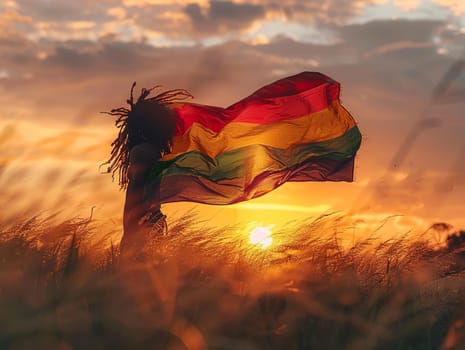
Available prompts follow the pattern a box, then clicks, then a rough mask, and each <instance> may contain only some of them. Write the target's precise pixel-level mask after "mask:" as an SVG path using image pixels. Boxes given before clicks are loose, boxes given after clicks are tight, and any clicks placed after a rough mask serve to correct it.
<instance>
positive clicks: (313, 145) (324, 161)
mask: <svg viewBox="0 0 465 350" xmlns="http://www.w3.org/2000/svg"><path fill="white" fill-rule="evenodd" d="M339 95H340V84H339V83H337V82H336V81H334V80H332V79H331V78H329V77H327V76H325V75H323V74H321V73H316V72H303V73H300V74H297V75H294V76H291V77H288V78H284V79H281V80H278V81H276V82H274V83H272V84H269V85H267V86H265V87H263V88H261V89H259V90H257V91H256V92H254V93H253V94H251V95H250V96H248V97H246V98H244V99H243V100H241V101H239V102H237V103H235V104H233V105H231V106H229V107H227V108H221V107H214V106H206V105H200V104H195V103H177V104H172V105H171V106H170V107H171V108H172V110H173V112H174V113H175V116H176V119H177V128H176V134H175V135H174V137H173V140H172V144H173V147H172V151H171V152H170V153H169V154H166V155H165V156H164V157H163V158H162V159H161V160H160V161H158V162H157V163H156V164H154V166H153V168H152V171H151V173H150V176H149V178H148V181H149V183H152V184H156V186H147V187H148V188H152V189H155V190H156V191H155V192H154V191H148V193H147V196H149V197H152V198H154V197H156V198H157V201H160V202H161V203H168V202H177V201H193V202H198V203H206V204H232V203H236V202H240V201H245V200H248V199H252V198H255V197H259V196H261V195H264V194H266V193H268V192H270V191H272V190H273V189H275V188H277V187H279V186H280V185H282V184H283V183H285V182H287V181H353V170H354V158H355V154H356V152H357V150H358V148H359V146H360V142H361V134H360V131H359V129H358V127H357V125H356V122H355V120H354V118H353V117H352V116H351V115H350V113H349V112H348V111H347V110H346V109H345V108H344V107H343V106H342V104H341V102H340V100H339ZM149 185H150V184H149Z"/></svg>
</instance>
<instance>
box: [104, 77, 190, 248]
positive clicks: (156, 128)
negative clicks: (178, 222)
mask: <svg viewBox="0 0 465 350" xmlns="http://www.w3.org/2000/svg"><path fill="white" fill-rule="evenodd" d="M135 86H136V83H135V82H134V83H133V84H132V87H131V94H130V98H129V99H128V100H127V103H128V104H129V106H130V109H128V108H124V107H119V108H115V109H112V110H111V111H110V112H104V113H106V114H109V115H111V116H116V117H118V118H117V120H116V121H115V125H116V126H117V127H118V128H119V133H118V136H117V138H116V139H115V140H114V141H113V142H112V144H111V146H112V151H111V156H110V159H109V160H108V161H107V162H106V163H104V164H108V169H107V172H111V173H112V174H113V176H114V175H115V173H118V175H119V185H120V187H121V189H125V190H126V198H125V203H124V212H123V236H122V239H121V243H120V250H121V253H122V254H131V253H137V254H139V255H143V254H142V252H143V251H144V250H145V249H147V248H148V246H149V245H150V244H151V242H152V241H153V238H154V236H159V235H165V234H167V224H166V216H165V215H163V213H162V212H161V206H160V200H159V199H158V183H157V181H148V177H149V174H150V171H151V170H152V168H153V166H154V165H155V164H156V162H157V161H158V160H160V159H161V157H162V156H163V155H165V154H167V153H169V152H170V150H171V146H172V143H171V139H172V136H173V135H174V133H175V131H176V114H175V113H174V112H173V110H172V109H171V108H170V104H171V103H174V102H176V101H179V100H183V99H186V98H190V97H192V96H191V94H190V93H189V92H187V91H186V90H183V89H175V90H168V91H165V92H162V93H160V94H158V95H156V96H153V97H149V95H150V93H151V92H152V91H153V90H154V89H156V88H159V86H155V87H153V88H151V89H145V88H142V90H141V93H140V96H139V97H138V98H137V100H134V95H133V93H134V88H135Z"/></svg>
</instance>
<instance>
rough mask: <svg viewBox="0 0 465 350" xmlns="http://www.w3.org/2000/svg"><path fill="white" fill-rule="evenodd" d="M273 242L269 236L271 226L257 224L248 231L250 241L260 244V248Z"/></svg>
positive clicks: (266, 246) (264, 247)
mask: <svg viewBox="0 0 465 350" xmlns="http://www.w3.org/2000/svg"><path fill="white" fill-rule="evenodd" d="M272 242H273V237H271V226H266V227H263V226H259V227H256V228H254V229H253V230H252V232H251V233H250V243H251V244H254V245H258V246H260V247H261V248H262V249H266V248H268V247H269V246H270V245H271V243H272Z"/></svg>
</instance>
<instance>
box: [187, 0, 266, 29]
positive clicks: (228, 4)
mask: <svg viewBox="0 0 465 350" xmlns="http://www.w3.org/2000/svg"><path fill="white" fill-rule="evenodd" d="M184 12H185V13H186V15H187V16H188V17H189V19H190V21H191V23H192V26H193V28H194V29H195V30H196V31H198V32H201V33H202V32H206V33H215V35H221V34H224V33H227V32H229V31H235V30H240V29H244V28H247V27H249V26H250V25H251V24H252V23H253V22H254V21H255V20H257V19H260V18H263V16H264V15H265V8H264V7H263V6H261V5H255V4H247V3H235V2H233V1H211V2H210V3H209V6H208V7H207V8H202V7H201V6H200V5H198V4H197V3H191V4H188V5H187V6H186V7H185V8H184Z"/></svg>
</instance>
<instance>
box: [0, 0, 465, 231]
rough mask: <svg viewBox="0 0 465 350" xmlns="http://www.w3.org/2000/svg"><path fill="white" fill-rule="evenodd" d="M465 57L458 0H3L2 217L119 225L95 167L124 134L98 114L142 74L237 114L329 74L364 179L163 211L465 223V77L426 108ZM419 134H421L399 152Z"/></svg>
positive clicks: (217, 219)
mask: <svg viewBox="0 0 465 350" xmlns="http://www.w3.org/2000/svg"><path fill="white" fill-rule="evenodd" d="M462 59H465V1H462V0H423V1H422V0H321V1H311V0H280V1H276V0H252V1H240V0H229V1H214V0H198V1H195V0H100V1H93V0H81V1H75V0H34V1H31V0H18V1H14V0H4V1H2V2H1V4H0V92H1V93H0V104H1V108H0V183H1V186H2V196H1V199H0V205H2V212H0V220H1V219H4V220H11V219H12V218H14V215H17V214H20V213H26V214H27V215H34V214H36V213H38V212H45V213H52V212H55V211H58V210H60V211H62V215H64V216H68V217H71V216H73V215H83V216H87V215H89V214H90V211H91V208H92V207H95V208H94V215H95V217H97V218H112V219H114V220H115V222H119V220H120V219H121V214H122V205H123V200H124V196H123V192H121V191H119V188H118V185H117V182H116V181H115V182H112V180H111V176H110V175H101V174H99V165H100V164H101V163H102V162H104V161H105V160H106V159H107V158H108V155H109V151H110V143H111V141H112V140H113V138H114V137H115V136H116V129H115V128H114V125H113V123H114V120H113V119H111V117H109V116H107V115H104V114H100V113H99V112H100V111H108V110H109V109H111V108H113V107H119V106H123V105H124V104H125V100H126V98H127V97H128V93H129V89H130V86H131V83H132V82H133V81H137V83H138V86H139V87H142V86H145V87H150V86H153V85H155V84H162V85H163V86H164V87H165V88H167V89H170V88H185V89H188V90H189V91H190V92H191V93H192V94H193V95H194V96H195V102H198V103H205V104H212V105H218V106H225V107H226V106H228V105H229V104H231V103H233V102H235V101H237V100H239V99H240V98H242V97H245V96H247V95H248V94H250V93H252V92H253V91H254V90H256V89H257V88H259V87H260V86H262V85H264V84H267V83H271V82H272V81H274V80H277V79H280V78H283V77H285V76H287V75H292V74H296V73H298V72H301V71H320V72H322V73H324V74H326V75H329V76H330V77H332V78H333V79H334V80H337V81H339V82H341V84H342V96H341V100H342V102H343V104H344V105H345V107H346V108H347V109H348V110H349V111H350V112H351V114H352V115H353V116H354V117H355V119H356V120H357V122H358V124H359V127H360V130H361V131H362V134H363V137H364V138H363V142H362V147H361V149H360V151H359V154H358V156H357V158H356V169H355V181H354V182H353V183H316V182H313V183H288V184H285V185H284V186H282V187H281V188H279V189H278V190H276V191H274V192H273V193H270V194H269V195H266V196H264V197H261V198H259V199H256V200H253V201H250V202H246V203H241V204H238V205H234V206H223V207H218V206H212V207H210V206H205V205H195V204H193V203H179V204H169V205H165V206H164V211H165V212H166V213H167V214H168V215H173V214H174V213H176V212H181V211H185V210H187V209H189V208H191V207H195V208H196V210H197V211H198V212H199V213H200V215H201V216H202V217H204V218H205V219H208V220H210V222H211V223H213V224H224V223H234V222H242V221H246V222H248V221H251V220H256V221H258V222H260V223H261V224H263V225H270V224H281V223H283V222H285V221H288V220H292V219H300V218H303V217H306V216H314V215H319V214H321V213H328V212H334V211H340V212H347V213H348V214H350V215H354V217H357V218H360V220H364V221H366V222H367V221H370V220H375V221H381V220H383V218H386V217H389V216H391V215H396V217H395V218H394V219H393V220H395V221H396V223H397V224H398V225H403V226H402V227H408V226H409V225H416V224H417V223H421V224H422V225H428V224H431V223H434V222H437V221H445V222H449V223H451V224H453V225H454V226H455V227H456V228H457V229H458V228H465V216H464V215H463V214H464V213H465V138H464V135H465V115H464V110H465V69H464V71H463V72H462V70H461V67H459V69H457V70H456V71H455V72H454V73H453V74H452V75H451V79H449V80H450V85H448V86H447V89H445V90H444V89H442V90H440V91H439V90H438V91H439V92H440V96H439V97H438V98H436V99H435V100H434V101H433V102H431V101H432V100H431V96H432V93H433V89H434V88H435V86H436V84H437V83H438V82H439V81H440V79H441V78H442V77H443V76H444V74H445V73H446V72H447V71H448V69H449V68H450V67H451V66H452V65H453V64H454V63H455V62H457V61H459V60H462ZM452 78H453V79H452ZM412 128H415V130H418V132H416V133H415V136H416V139H415V140H414V142H412V143H410V144H409V143H407V144H406V146H405V147H402V144H403V143H404V142H405V140H406V138H407V137H408V134H409V132H411V130H412ZM399 151H400V154H401V155H402V156H403V157H404V158H396V159H394V158H395V154H396V153H397V152H399ZM397 215H399V216H397Z"/></svg>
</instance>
